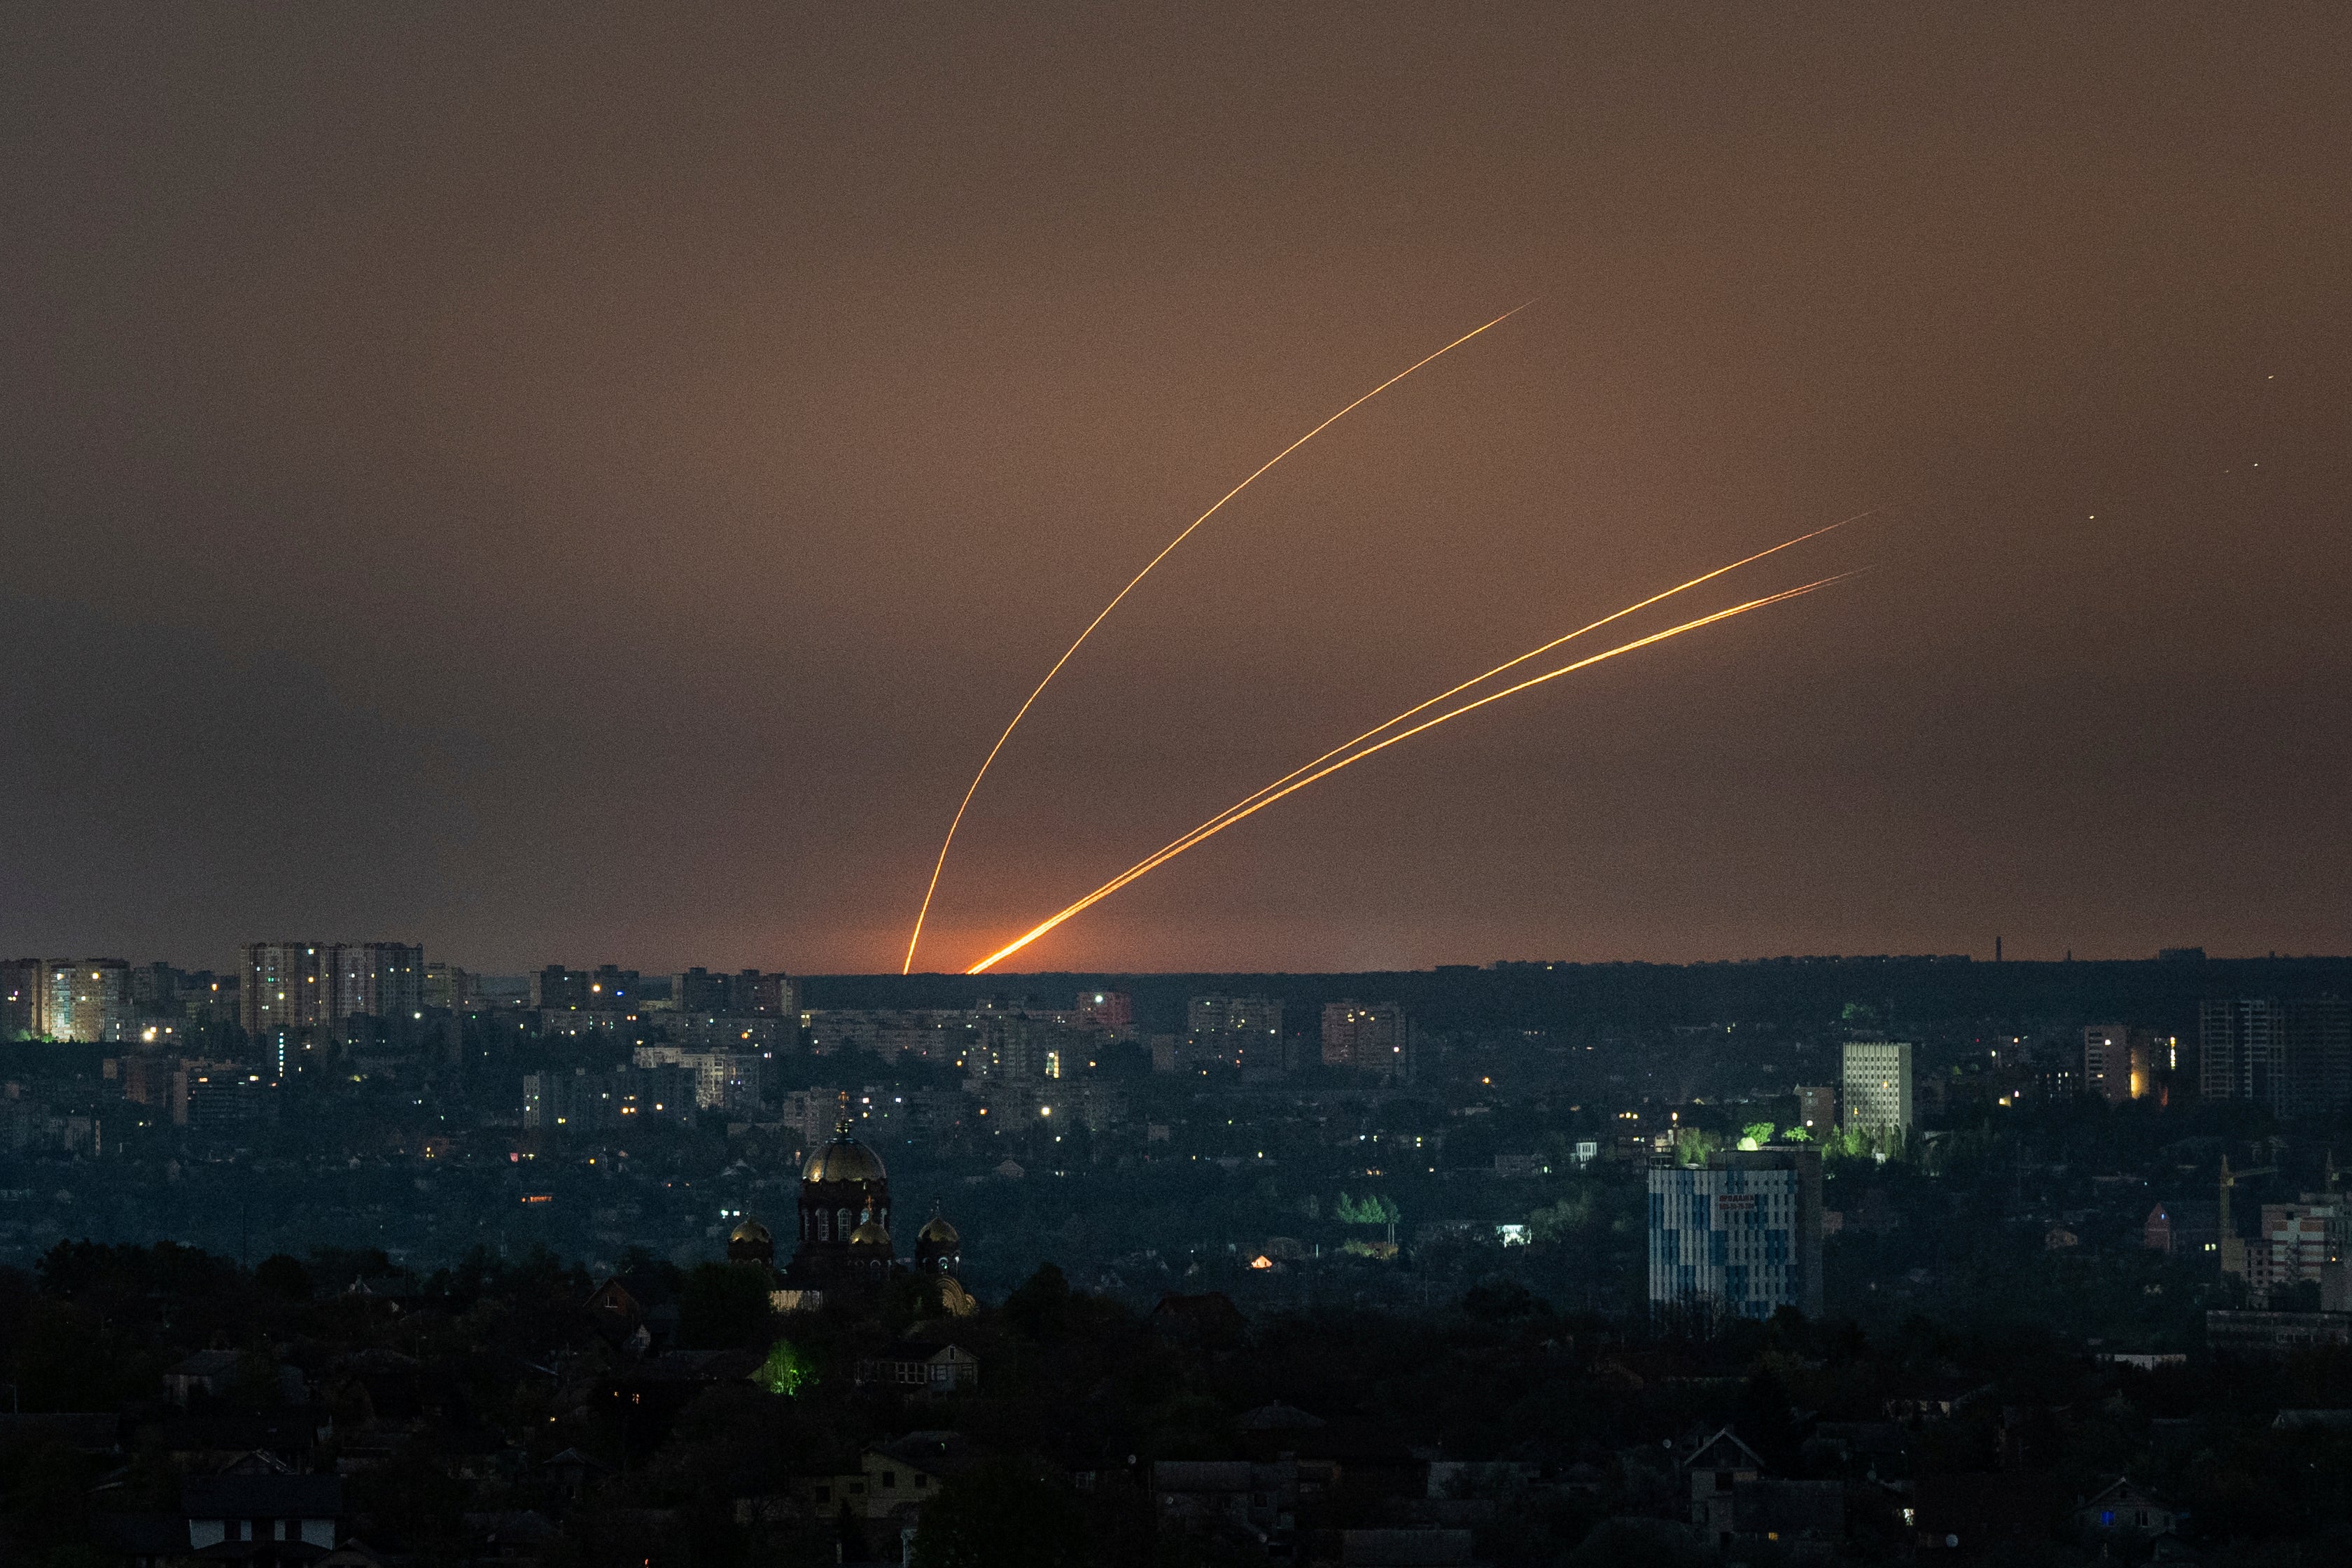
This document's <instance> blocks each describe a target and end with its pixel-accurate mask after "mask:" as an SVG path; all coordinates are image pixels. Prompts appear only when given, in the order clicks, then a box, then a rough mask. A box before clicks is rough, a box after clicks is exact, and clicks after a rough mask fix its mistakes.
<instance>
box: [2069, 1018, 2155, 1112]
mask: <svg viewBox="0 0 2352 1568" xmlns="http://www.w3.org/2000/svg"><path fill="white" fill-rule="evenodd" d="M2170 1058H2171V1052H2170V1049H2169V1047H2168V1042H2167V1041H2166V1039H2165V1038H2164V1037H2162V1036H2159V1035H2158V1034H2156V1033H2155V1032H2154V1031H2153V1030H2149V1029H2136V1028H2132V1027H2130V1026H2126V1025H2123V1024H2091V1025H2087V1026H2084V1030H2083V1077H2082V1089H2083V1092H2084V1093H2085V1094H2095V1095H2097V1096H2098V1097H2099V1098H2100V1099H2102V1100H2105V1101H2106V1102H2107V1103H2108V1104H2110V1105H2121V1104H2123V1103H2124V1102H2125V1101H2126V1100H2145V1099H2147V1098H2148V1097H2149V1096H2151V1095H2154V1094H2156V1093H2157V1092H2158V1089H2159V1088H2160V1087H2161V1085H2162V1082H2163V1078H2164V1075H2165V1073H2166V1072H2167V1070H2168V1067H2169V1064H2170Z"/></svg>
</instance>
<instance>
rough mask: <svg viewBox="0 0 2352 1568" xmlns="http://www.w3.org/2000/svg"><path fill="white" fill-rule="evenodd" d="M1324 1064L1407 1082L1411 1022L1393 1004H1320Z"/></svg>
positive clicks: (1399, 1008)
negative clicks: (1373, 1073)
mask: <svg viewBox="0 0 2352 1568" xmlns="http://www.w3.org/2000/svg"><path fill="white" fill-rule="evenodd" d="M1323 1065H1324V1066H1325V1067H1334V1068H1354V1069H1355V1070H1356V1071H1358V1072H1376V1073H1379V1074H1381V1076H1382V1077H1384V1078H1395V1079H1409V1078H1411V1077H1412V1021H1411V1020H1410V1019H1408V1018H1407V1017H1406V1016H1405V1012H1404V1009H1403V1008H1402V1007H1401V1006H1399V1005H1397V1004H1395V1003H1394V1002H1370V1003H1367V1002H1354V1001H1343V1002H1327V1003H1325V1004H1324V1005H1323Z"/></svg>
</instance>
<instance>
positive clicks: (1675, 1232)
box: [1650, 1149, 1822, 1318]
mask: <svg viewBox="0 0 2352 1568" xmlns="http://www.w3.org/2000/svg"><path fill="white" fill-rule="evenodd" d="M1650 1305H1651V1307H1652V1308H1653V1309H1654V1310H1674V1309H1696V1310H1706V1311H1709V1312H1720V1313H1727V1314H1729V1315H1731V1316H1735V1317H1742V1318H1769V1317H1770V1316H1771V1315H1772V1314H1773V1313H1774V1312H1776V1311H1778V1310H1780V1308H1782V1307H1794V1308H1796V1309H1797V1310H1799V1311H1801V1312H1803V1313H1804V1314H1805V1315H1806V1316H1808V1317H1818V1316H1819V1315H1820V1314H1821V1310H1822V1157H1821V1154H1820V1152H1818V1151H1815V1150H1811V1149H1758V1150H1748V1151H1738V1150H1719V1151H1717V1152H1715V1153H1712V1154H1710V1155H1708V1156H1707V1162H1706V1166H1705V1167H1704V1168H1703V1169H1701V1168H1693V1167H1688V1166H1683V1165H1675V1164H1658V1165H1653V1166H1652V1167H1651V1168H1650Z"/></svg>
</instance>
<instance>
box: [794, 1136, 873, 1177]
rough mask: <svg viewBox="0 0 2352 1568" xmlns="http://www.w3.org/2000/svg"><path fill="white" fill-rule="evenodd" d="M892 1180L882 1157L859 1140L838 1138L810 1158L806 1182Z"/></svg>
mask: <svg viewBox="0 0 2352 1568" xmlns="http://www.w3.org/2000/svg"><path fill="white" fill-rule="evenodd" d="M887 1179H888V1173H887V1172H886V1171H884V1170H883V1169H882V1157H881V1156H880V1155H878V1154H877V1153H875V1152H874V1151H873V1150H871V1149H868V1148H867V1147H866V1145H865V1144H863V1143H860V1142H857V1140H856V1139H855V1138H835V1140H834V1141H833V1142H830V1143H827V1144H825V1145H824V1147H822V1148H820V1149H818V1150H817V1151H816V1152H814V1153H813V1154H811V1155H810V1156H809V1157H808V1163H807V1164H805V1165H803V1166H802V1167H801V1180H802V1181H803V1182H880V1181H886V1180H887Z"/></svg>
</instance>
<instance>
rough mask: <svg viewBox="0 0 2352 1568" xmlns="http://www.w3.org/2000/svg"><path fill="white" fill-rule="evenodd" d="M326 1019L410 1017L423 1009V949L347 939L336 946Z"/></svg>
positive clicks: (338, 1023)
mask: <svg viewBox="0 0 2352 1568" xmlns="http://www.w3.org/2000/svg"><path fill="white" fill-rule="evenodd" d="M328 1001H329V1005H330V1008H331V1016H330V1019H329V1022H330V1023H331V1026H333V1027H334V1028H336V1029H337V1030H341V1028H342V1026H343V1025H344V1023H345V1022H346V1021H348V1020H349V1019H351V1018H353V1017H365V1018H410V1019H414V1018H415V1017H416V1016H419V1015H421V1014H422V1013H423V1012H424V1010H425V950H424V949H423V948H421V947H415V946H412V945H410V944H409V943H407V942H348V943H345V944H344V945H342V946H341V948H339V949H337V950H335V988H334V994H333V995H332V996H331V997H329V998H328Z"/></svg>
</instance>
